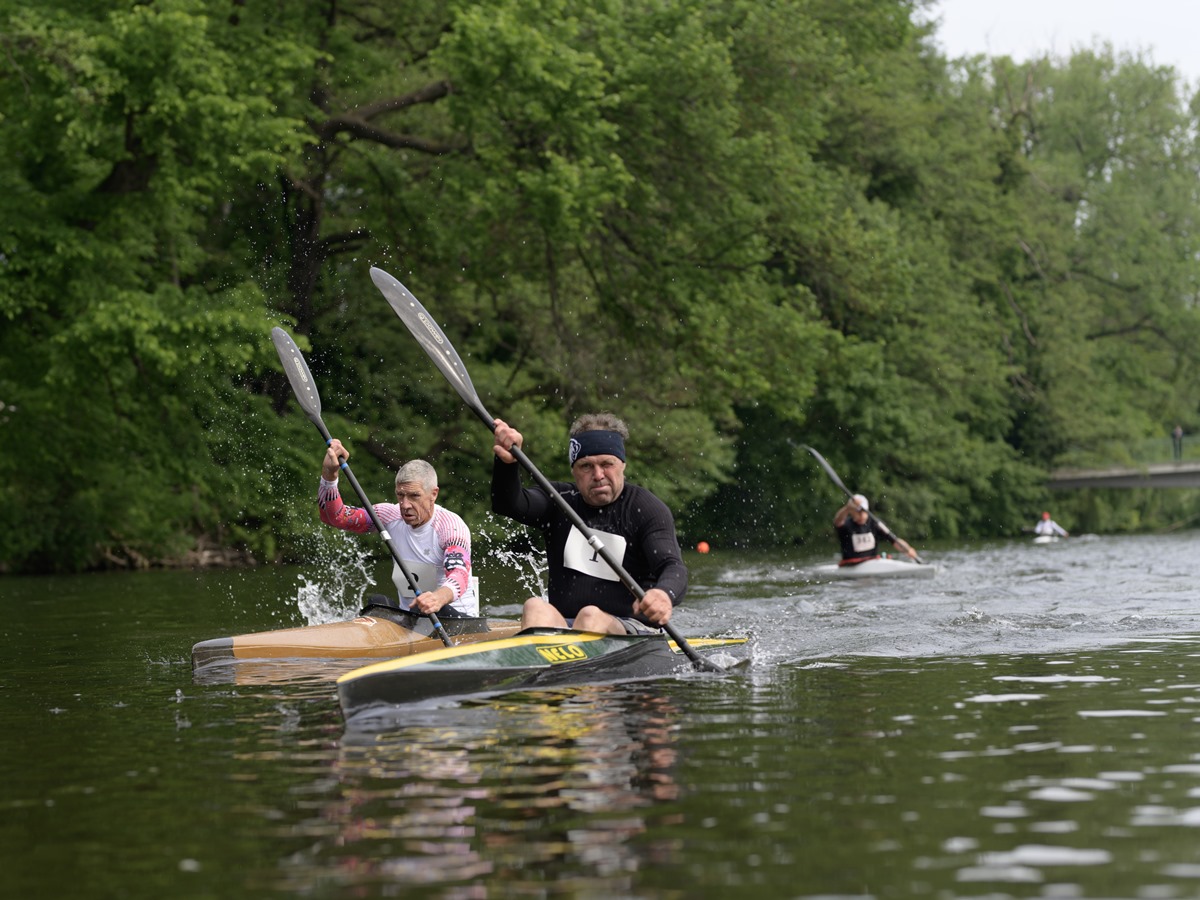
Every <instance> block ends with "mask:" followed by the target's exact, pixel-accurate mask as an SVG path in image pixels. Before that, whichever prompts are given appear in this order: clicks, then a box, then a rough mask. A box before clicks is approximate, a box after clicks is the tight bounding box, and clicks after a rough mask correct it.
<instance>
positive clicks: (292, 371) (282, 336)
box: [271, 328, 454, 647]
mask: <svg viewBox="0 0 1200 900" xmlns="http://www.w3.org/2000/svg"><path fill="white" fill-rule="evenodd" d="M271 340H272V341H273V342H274V343H275V349H276V351H277V352H278V353H279V360H280V362H282V363H283V369H284V372H285V373H286V374H287V377H288V382H289V383H290V384H291V385H292V392H293V393H294V394H295V395H296V401H297V402H298V403H299V404H300V408H301V409H302V410H304V414H305V415H306V416H307V417H308V420H309V421H310V422H312V423H313V425H315V426H316V427H317V431H319V432H320V433H321V437H323V438H324V439H325V446H327V447H328V446H329V445H330V444H332V443H333V436H332V435H331V434H330V433H329V429H328V428H327V427H326V426H325V421H324V420H323V419H322V418H321V397H320V395H318V394H317V386H316V382H314V381H313V377H312V372H311V371H309V368H308V363H307V362H305V360H304V356H303V355H302V354H301V353H300V348H299V347H297V346H296V342H295V341H294V340H292V337H291V335H289V334H288V333H287V332H286V331H284V330H283V329H282V328H273V329H271ZM339 468H341V470H342V471H343V472H344V473H345V474H346V478H347V479H348V480H349V481H350V485H351V487H353V488H354V493H355V494H357V495H358V499H359V502H360V503H362V505H363V509H365V510H366V511H367V515H368V516H370V518H371V524H373V525H374V526H375V530H376V531H378V532H379V536H380V537H382V538H383V542H384V544H386V545H387V548H388V550H389V551H390V552H391V554H392V559H393V560H395V562H396V565H397V566H399V568H400V571H401V572H403V573H404V579H405V580H406V581H407V582H408V587H409V590H411V591H412V592H413V595H414V596H415V595H417V594H420V593H421V589H420V587H419V586H418V585H417V579H416V578H414V577H413V574H412V572H410V571H409V569H408V566H407V565H405V564H404V560H403V559H401V558H400V551H399V550H398V549H397V548H396V545H395V544H394V543H392V536H391V535H390V534H389V533H388V530H387V528H386V527H385V526H384V524H383V522H381V521H380V520H379V516H378V515H377V514H376V512H375V507H374V505H373V504H372V503H371V501H370V500H368V499H367V492H366V491H364V490H363V489H362V485H360V484H359V483H358V479H357V478H355V477H354V472H353V471H351V469H350V463H349V461H348V460H345V459H342V460H341V461H340V463H339ZM429 619H430V621H431V622H432V623H433V628H434V630H435V631H436V632H437V634H438V637H440V638H441V639H442V643H443V644H445V645H446V646H447V647H453V646H454V641H452V640H451V639H450V635H448V634H446V629H445V628H443V627H442V622H441V619H439V618H438V616H437V613H430V614H429Z"/></svg>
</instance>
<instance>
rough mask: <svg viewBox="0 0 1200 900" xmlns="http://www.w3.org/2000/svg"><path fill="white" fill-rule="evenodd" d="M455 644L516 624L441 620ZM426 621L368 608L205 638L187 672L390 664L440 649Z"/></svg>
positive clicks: (505, 632) (507, 631)
mask: <svg viewBox="0 0 1200 900" xmlns="http://www.w3.org/2000/svg"><path fill="white" fill-rule="evenodd" d="M441 622H442V625H443V627H444V628H445V629H446V633H447V634H448V635H449V636H450V638H451V639H452V640H453V641H454V643H455V644H470V643H476V642H478V641H489V640H494V639H496V638H501V637H508V636H509V635H512V634H515V633H516V632H517V631H519V630H520V627H521V623H520V622H519V621H516V620H510V619H489V618H486V617H480V618H443V619H442V620H441ZM442 646H443V644H442V641H441V638H439V637H438V636H437V635H436V634H435V632H434V628H433V625H432V623H431V621H430V620H429V619H428V618H425V617H423V616H417V615H413V614H412V613H407V612H404V611H403V610H399V609H396V608H394V607H390V606H381V605H371V606H368V607H366V608H365V609H363V611H362V613H361V614H359V615H358V616H356V617H355V618H353V619H349V620H347V621H343V622H329V623H327V624H324V625H307V626H303V627H299V628H280V629H277V630H274V631H260V632H255V633H253V634H241V635H235V636H233V637H220V638H211V639H210V640H206V641H200V642H199V643H198V644H196V645H194V646H193V647H192V668H193V670H196V671H199V670H201V669H204V668H208V667H212V666H228V665H232V664H236V663H239V662H241V661H243V660H245V661H249V660H260V661H261V660H282V659H359V658H375V659H391V658H394V657H400V656H409V655H411V654H413V653H424V652H425V651H427V650H434V649H437V648H440V647H442Z"/></svg>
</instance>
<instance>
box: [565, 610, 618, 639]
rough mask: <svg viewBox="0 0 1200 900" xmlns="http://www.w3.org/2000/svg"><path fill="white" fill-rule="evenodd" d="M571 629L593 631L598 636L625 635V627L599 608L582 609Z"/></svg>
mask: <svg viewBox="0 0 1200 900" xmlns="http://www.w3.org/2000/svg"><path fill="white" fill-rule="evenodd" d="M571 627H573V628H574V629H575V630H576V631H592V632H595V633H597V634H624V633H625V626H624V625H623V624H622V623H621V622H620V621H619V620H618V619H616V618H614V617H613V616H610V615H609V614H608V613H606V612H605V611H604V610H602V609H600V608H599V607H598V606H585V607H584V608H583V609H581V610H580V611H579V615H577V616H576V617H575V622H574V624H573V625H572V626H571Z"/></svg>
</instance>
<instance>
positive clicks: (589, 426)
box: [567, 412, 629, 441]
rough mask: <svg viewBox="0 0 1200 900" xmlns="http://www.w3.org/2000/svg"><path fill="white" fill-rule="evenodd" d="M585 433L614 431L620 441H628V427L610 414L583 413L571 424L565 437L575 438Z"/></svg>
mask: <svg viewBox="0 0 1200 900" xmlns="http://www.w3.org/2000/svg"><path fill="white" fill-rule="evenodd" d="M585 431H615V432H616V433H617V434H619V435H620V436H621V440H623V441H627V440H629V426H628V425H626V424H625V423H624V422H622V421H621V420H620V419H618V418H617V417H616V416H614V415H613V414H612V413H607V412H602V413H585V414H584V415H582V416H580V417H579V418H578V419H576V420H575V421H574V422H572V423H571V429H570V431H568V432H567V436H568V437H575V435H577V434H582V433H583V432H585Z"/></svg>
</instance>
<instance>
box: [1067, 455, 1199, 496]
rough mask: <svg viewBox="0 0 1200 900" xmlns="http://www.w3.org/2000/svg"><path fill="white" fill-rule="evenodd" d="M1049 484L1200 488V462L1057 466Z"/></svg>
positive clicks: (1072, 486)
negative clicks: (1072, 467) (1105, 466)
mask: <svg viewBox="0 0 1200 900" xmlns="http://www.w3.org/2000/svg"><path fill="white" fill-rule="evenodd" d="M1046 486H1047V487H1049V488H1050V489H1051V490H1055V491H1065V490H1070V489H1072V488H1089V487H1100V488H1147V487H1148V488H1194V487H1200V462H1190V461H1189V462H1171V463H1147V464H1145V465H1140V466H1123V467H1122V466H1114V467H1110V468H1107V469H1057V470H1055V471H1054V472H1051V473H1050V480H1049V481H1048V482H1047V483H1046Z"/></svg>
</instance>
